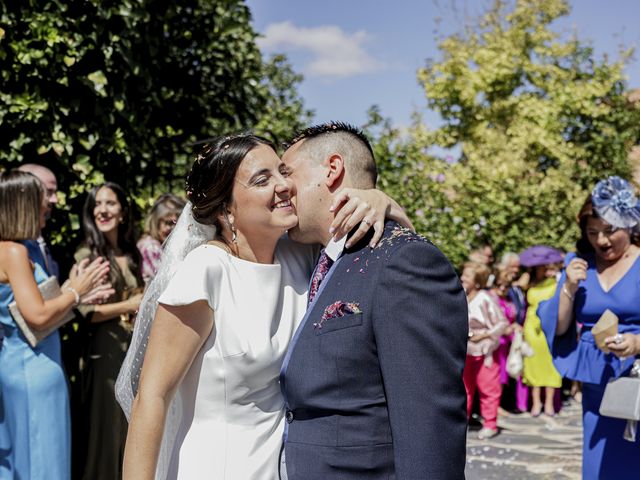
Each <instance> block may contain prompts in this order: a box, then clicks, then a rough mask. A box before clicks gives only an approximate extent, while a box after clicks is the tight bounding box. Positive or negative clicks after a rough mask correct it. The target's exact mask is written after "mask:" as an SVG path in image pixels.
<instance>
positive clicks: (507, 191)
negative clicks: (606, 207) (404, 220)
mask: <svg viewBox="0 0 640 480" xmlns="http://www.w3.org/2000/svg"><path fill="white" fill-rule="evenodd" d="M568 12H569V6H568V4H567V2H566V1H564V0H516V1H514V2H507V1H496V2H494V5H493V7H492V8H491V9H490V10H489V11H488V13H486V15H484V16H483V17H482V18H481V19H480V21H479V22H478V23H477V24H476V25H474V26H472V27H469V28H467V29H466V30H465V31H464V32H463V33H460V34H455V35H451V36H449V37H447V38H445V39H444V40H443V41H442V42H441V43H440V45H439V49H440V53H441V57H442V58H441V59H440V60H438V61H430V62H428V64H427V66H426V67H425V68H423V69H421V70H420V71H419V73H418V77H419V80H420V82H421V83H422V85H423V86H424V88H425V92H426V97H427V100H428V105H429V106H430V107H431V108H432V109H434V110H436V111H437V112H438V113H439V114H440V115H441V117H442V120H443V125H442V126H441V127H440V128H438V129H436V130H434V131H431V132H424V131H422V132H421V133H420V134H419V135H418V137H416V138H415V139H414V140H415V141H416V142H417V144H422V145H427V146H428V145H439V146H441V147H444V148H452V147H456V148H459V149H460V151H461V152H462V153H461V158H460V160H459V162H457V164H455V165H451V166H450V167H448V168H447V171H446V172H445V174H446V175H445V181H444V182H443V184H442V191H443V192H444V193H445V197H446V198H447V204H448V205H447V206H446V207H444V208H445V209H447V210H446V212H445V213H446V215H445V219H446V221H445V222H440V223H439V228H440V231H439V232H438V237H440V238H443V239H448V240H446V242H445V243H441V247H442V248H443V249H444V250H445V252H446V253H448V254H449V256H450V257H451V258H452V259H453V260H454V261H455V262H456V263H460V262H461V261H463V260H464V255H466V253H467V252H468V248H467V246H468V245H470V244H472V243H473V242H474V241H475V240H476V239H480V238H488V239H489V240H490V241H491V242H493V244H494V247H495V248H496V249H497V250H498V251H504V250H515V251H519V250H521V249H523V248H525V247H527V246H529V245H532V244H535V243H547V244H552V245H555V246H558V247H563V248H567V249H569V248H572V245H573V242H574V240H575V238H576V235H577V232H576V229H575V226H574V224H575V222H574V218H575V214H576V212H577V209H578V208H579V206H580V205H581V203H582V201H583V200H584V198H586V195H587V193H588V192H589V191H590V189H591V188H592V187H593V185H594V184H595V182H596V181H597V179H599V178H602V177H604V176H606V175H610V174H619V175H622V176H625V177H629V174H630V164H629V161H628V152H629V149H630V147H631V146H632V145H633V144H634V143H636V142H637V140H638V138H640V121H639V120H640V110H638V109H637V108H630V107H629V103H628V101H627V98H626V96H625V90H626V84H625V81H624V77H623V74H622V68H623V65H624V63H623V62H624V60H625V59H626V58H627V55H628V54H629V53H630V52H625V53H623V54H622V60H620V61H616V62H609V61H608V60H606V59H602V60H599V59H596V58H595V56H594V52H593V50H592V48H591V47H590V46H589V45H587V44H585V43H584V42H581V41H579V40H578V39H576V38H571V39H563V38H562V37H561V36H560V35H559V34H557V33H555V32H554V31H553V30H552V24H553V22H554V21H555V20H557V19H558V18H559V17H561V16H563V15H566V14H567V13H568ZM422 176H423V178H424V175H422ZM434 213H442V212H434Z"/></svg>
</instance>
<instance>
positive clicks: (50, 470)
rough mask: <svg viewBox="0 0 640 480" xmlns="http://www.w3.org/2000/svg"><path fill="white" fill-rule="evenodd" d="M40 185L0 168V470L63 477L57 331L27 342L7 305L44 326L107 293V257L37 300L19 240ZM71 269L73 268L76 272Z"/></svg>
mask: <svg viewBox="0 0 640 480" xmlns="http://www.w3.org/2000/svg"><path fill="white" fill-rule="evenodd" d="M46 210H47V202H46V201H45V190H44V186H43V185H42V184H41V182H40V180H38V179H37V178H36V177H35V176H33V175H31V174H30V173H26V172H19V171H17V170H13V171H9V172H5V173H2V174H0V327H1V328H2V329H3V330H4V335H5V336H4V338H3V339H2V344H1V345H0V478H2V479H9V478H11V479H25V480H27V479H29V480H40V479H47V480H49V479H51V480H64V479H68V478H70V475H71V451H70V436H71V434H70V419H69V396H68V393H67V382H66V379H65V375H64V371H63V368H62V362H61V358H60V337H59V335H58V331H57V330H55V331H54V332H53V333H51V334H50V335H48V336H47V337H45V338H44V339H43V340H42V341H41V342H40V343H38V344H37V345H36V346H35V347H31V345H30V344H29V343H28V341H27V339H26V338H25V336H24V335H23V334H22V331H21V330H20V329H19V328H18V326H17V324H16V323H15V321H14V319H13V317H12V316H11V314H10V313H9V308H8V306H9V304H10V303H12V302H13V301H15V302H16V304H17V306H18V310H19V311H20V313H21V314H22V317H23V318H24V319H25V321H26V323H27V324H28V325H29V327H30V328H31V329H34V330H39V329H46V328H48V327H49V326H51V325H52V324H55V323H56V322H57V321H58V320H60V319H61V318H62V317H63V316H65V315H66V314H67V313H68V312H69V311H70V310H71V309H72V308H73V307H74V306H75V305H77V304H78V303H80V302H90V301H93V300H98V299H100V300H101V299H102V298H103V297H104V296H105V295H106V296H108V295H109V294H110V293H111V291H112V290H111V286H110V285H109V284H103V280H104V278H105V276H106V275H107V273H108V271H109V264H108V263H107V262H104V261H103V260H102V259H96V260H95V261H94V262H92V263H91V265H89V266H88V267H87V263H88V262H84V263H83V264H80V266H79V268H78V269H77V268H74V269H73V270H72V272H71V274H70V278H69V282H68V283H65V284H64V285H63V287H62V294H61V295H60V296H58V297H56V298H53V299H51V300H46V301H45V300H44V299H43V298H42V295H41V294H40V291H39V290H38V284H40V283H42V282H43V281H44V280H46V279H47V275H46V273H45V271H44V270H43V269H42V267H41V266H40V265H34V264H33V263H32V262H31V261H30V260H29V256H28V253H27V248H26V247H25V246H24V245H23V244H22V243H20V242H21V241H23V240H29V239H35V238H37V237H38V235H39V233H40V229H41V228H42V227H43V226H44V221H45V213H46ZM78 271H79V272H80V273H78Z"/></svg>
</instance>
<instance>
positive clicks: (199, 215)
mask: <svg viewBox="0 0 640 480" xmlns="http://www.w3.org/2000/svg"><path fill="white" fill-rule="evenodd" d="M260 145H267V146H268V147H271V148H272V149H273V150H274V151H275V146H274V145H273V143H271V142H270V141H269V140H267V139H266V138H262V137H259V136H257V135H253V134H251V133H241V134H235V135H228V136H224V137H218V138H215V139H213V140H212V141H211V142H210V143H207V144H206V145H204V147H202V150H200V152H199V153H198V154H197V155H196V160H195V162H194V163H193V166H192V167H191V171H190V172H189V175H187V199H188V200H189V201H190V202H191V203H192V204H193V218H194V219H195V220H196V221H197V222H198V223H202V224H203V225H213V226H215V227H216V229H217V230H218V231H221V225H220V223H219V221H218V215H220V214H221V213H223V210H224V208H225V206H226V205H227V204H228V203H230V202H231V197H232V192H233V182H234V180H235V178H236V173H237V172H238V168H239V167H240V163H241V162H242V160H243V159H244V157H246V156H247V154H248V153H249V152H250V151H251V150H253V149H254V148H256V147H258V146H260Z"/></svg>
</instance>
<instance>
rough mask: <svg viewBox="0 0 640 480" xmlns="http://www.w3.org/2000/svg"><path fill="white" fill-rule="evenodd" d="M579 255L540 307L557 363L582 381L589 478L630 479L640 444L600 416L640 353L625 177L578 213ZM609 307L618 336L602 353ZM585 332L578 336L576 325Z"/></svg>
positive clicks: (634, 224) (639, 278) (598, 189)
mask: <svg viewBox="0 0 640 480" xmlns="http://www.w3.org/2000/svg"><path fill="white" fill-rule="evenodd" d="M578 224H579V226H580V233H581V235H580V239H579V240H578V242H577V254H573V253H572V254H569V255H567V258H566V260H565V265H566V268H565V271H564V273H563V274H562V277H561V278H560V281H559V284H558V289H557V290H556V293H555V295H554V296H553V298H552V299H551V300H549V301H547V302H543V303H542V304H541V305H540V308H539V315H540V318H541V319H542V325H543V328H544V332H545V334H546V336H547V340H548V342H549V345H550V348H551V353H552V355H553V359H554V364H555V366H556V367H557V368H558V370H559V372H560V374H562V375H563V376H566V377H568V378H571V379H572V380H578V381H581V382H583V383H582V409H583V415H582V421H583V449H582V475H583V478H584V479H585V480H596V479H598V480H610V479H619V478H627V477H629V475H633V474H632V473H630V472H633V471H635V470H636V469H637V458H638V453H640V441H639V440H638V439H635V441H627V440H625V439H624V438H623V433H624V431H625V425H626V422H625V420H620V419H615V418H610V417H604V416H601V415H600V413H599V408H600V404H601V402H602V396H603V393H604V389H605V386H606V385H607V383H608V381H609V380H610V379H612V378H615V377H619V376H621V375H627V374H628V372H629V371H630V369H631V366H632V364H633V362H634V360H635V358H636V357H637V355H639V354H640V303H639V302H638V298H640V261H639V260H638V258H639V257H640V203H639V202H638V199H637V197H636V192H634V190H633V189H632V187H631V185H630V184H629V183H628V182H627V181H625V180H624V179H622V178H620V177H615V176H613V177H609V178H606V179H604V180H601V181H600V182H598V183H597V185H596V186H595V188H594V189H593V192H592V193H591V195H589V196H588V197H587V199H586V200H585V202H584V204H583V205H582V208H580V212H579V213H578ZM606 309H609V310H610V311H611V312H613V313H614V314H615V315H617V316H618V332H619V333H618V334H617V335H615V336H613V337H609V338H607V339H606V347H607V348H608V349H609V350H610V351H611V353H605V352H603V351H602V350H600V349H599V348H598V347H597V346H596V344H595V341H594V337H593V334H592V333H591V329H592V328H593V326H594V325H595V324H596V322H597V321H598V320H599V318H600V316H601V315H602V313H603V312H604V311H605V310H606ZM578 322H580V323H581V324H582V328H581V329H580V331H579V334H577V331H576V324H577V323H578Z"/></svg>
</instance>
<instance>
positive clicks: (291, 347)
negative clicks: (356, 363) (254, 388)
mask: <svg viewBox="0 0 640 480" xmlns="http://www.w3.org/2000/svg"><path fill="white" fill-rule="evenodd" d="M343 258H344V255H342V256H340V258H338V260H336V261H335V262H333V265H331V268H330V269H329V272H328V273H327V275H326V276H325V277H324V280H322V283H321V284H320V287H319V288H318V292H317V293H316V296H315V297H314V298H313V301H312V302H311V303H310V304H309V306H308V307H307V311H306V312H305V314H304V317H302V321H301V322H300V325H298V328H297V330H296V333H295V334H294V335H293V339H292V340H291V343H290V344H289V348H288V349H287V354H286V355H285V357H284V361H283V362H282V368H281V369H280V388H281V389H282V393H283V394H284V385H285V376H286V373H287V367H288V366H289V360H290V359H291V354H292V353H293V350H294V348H295V346H296V344H297V343H298V339H299V338H300V334H301V333H302V331H303V330H304V327H305V325H306V324H307V320H308V319H309V317H310V316H311V314H312V313H313V311H314V309H315V306H316V303H317V302H318V299H319V298H320V297H321V296H322V292H323V291H324V289H325V287H326V286H327V285H328V284H329V282H331V277H332V276H333V273H334V272H335V271H336V269H337V267H338V264H339V263H340V262H341V261H342V259H343ZM311 278H313V276H312V277H311ZM307 291H308V290H307ZM285 401H286V396H285Z"/></svg>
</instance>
